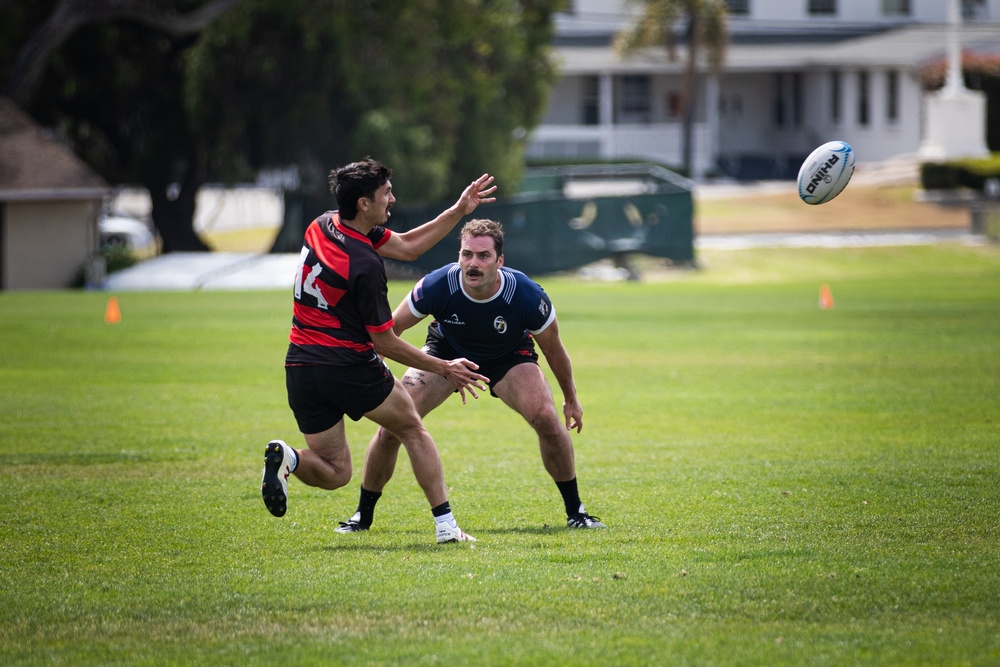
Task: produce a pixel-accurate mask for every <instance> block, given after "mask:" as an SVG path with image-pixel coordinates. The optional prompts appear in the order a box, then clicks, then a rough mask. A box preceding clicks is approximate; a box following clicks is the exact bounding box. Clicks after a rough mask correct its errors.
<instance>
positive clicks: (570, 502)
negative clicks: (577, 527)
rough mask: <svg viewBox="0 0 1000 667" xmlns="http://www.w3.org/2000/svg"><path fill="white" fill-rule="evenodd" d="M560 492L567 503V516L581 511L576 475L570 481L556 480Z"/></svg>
mask: <svg viewBox="0 0 1000 667" xmlns="http://www.w3.org/2000/svg"><path fill="white" fill-rule="evenodd" d="M556 486H558V487H559V493H561V494H562V498H563V503H565V505H566V516H573V515H574V514H578V513H579V512H580V506H581V505H583V503H582V502H580V492H579V491H577V489H576V477H574V478H573V479H571V480H569V481H568V482H556Z"/></svg>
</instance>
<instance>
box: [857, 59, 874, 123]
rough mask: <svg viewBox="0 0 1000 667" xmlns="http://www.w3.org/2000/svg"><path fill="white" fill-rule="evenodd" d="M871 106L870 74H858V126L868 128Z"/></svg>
mask: <svg viewBox="0 0 1000 667" xmlns="http://www.w3.org/2000/svg"><path fill="white" fill-rule="evenodd" d="M870 106H871V101H870V99H869V92H868V72H858V125H860V126H861V127H868V123H869V120H870Z"/></svg>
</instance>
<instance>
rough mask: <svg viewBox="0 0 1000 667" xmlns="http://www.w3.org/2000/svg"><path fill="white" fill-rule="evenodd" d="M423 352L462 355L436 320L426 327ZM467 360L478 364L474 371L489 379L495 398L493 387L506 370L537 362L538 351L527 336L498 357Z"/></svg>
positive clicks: (449, 357)
mask: <svg viewBox="0 0 1000 667" xmlns="http://www.w3.org/2000/svg"><path fill="white" fill-rule="evenodd" d="M424 352H426V353H427V354H429V355H431V356H432V357H437V358H438V359H445V360H446V361H451V360H452V359H458V358H459V357H461V356H462V355H461V354H459V353H458V351H457V350H455V348H453V347H452V346H451V345H449V344H448V341H446V340H445V339H444V336H443V335H442V334H441V330H440V329H439V328H438V326H437V322H431V324H430V325H429V326H428V327H427V340H426V341H425V342H424ZM469 361H472V362H475V363H477V364H479V370H477V371H476V372H477V373H479V374H480V375H485V376H486V377H488V378H489V379H490V396H493V397H494V398H496V397H497V395H496V394H494V393H493V387H495V386H496V385H497V383H498V382H500V380H502V379H503V378H504V376H505V375H507V371H509V370H510V369H512V368H514V366H517V365H518V364H537V363H538V353H537V352H535V341H534V340H533V339H532V338H531V336H528V337H527V338H525V339H524V340H523V341H521V344H520V345H518V346H517V347H516V348H515V349H514V350H512V351H510V352H508V353H507V354H505V355H503V356H502V357H500V358H499V359H490V360H489V361H481V360H480V359H469ZM456 391H457V390H456Z"/></svg>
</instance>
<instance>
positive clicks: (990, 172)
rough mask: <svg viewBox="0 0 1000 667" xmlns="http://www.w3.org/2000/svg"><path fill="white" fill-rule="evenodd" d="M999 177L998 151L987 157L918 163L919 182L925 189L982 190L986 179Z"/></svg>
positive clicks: (999, 161)
mask: <svg viewBox="0 0 1000 667" xmlns="http://www.w3.org/2000/svg"><path fill="white" fill-rule="evenodd" d="M991 178H997V179H1000V153H993V154H992V155H991V156H990V157H987V158H966V159H962V160H949V161H947V162H925V163H923V164H921V165H920V183H921V185H922V186H923V188H924V189H925V190H951V189H955V188H971V189H973V190H976V191H978V192H982V191H983V188H984V186H985V183H986V181H987V180H988V179H991Z"/></svg>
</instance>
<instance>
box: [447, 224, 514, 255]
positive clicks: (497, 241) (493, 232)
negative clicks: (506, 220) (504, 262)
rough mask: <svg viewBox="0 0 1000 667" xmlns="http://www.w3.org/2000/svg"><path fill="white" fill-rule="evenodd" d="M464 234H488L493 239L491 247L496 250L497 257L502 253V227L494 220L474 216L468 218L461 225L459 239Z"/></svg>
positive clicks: (462, 237) (463, 236)
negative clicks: (470, 218)
mask: <svg viewBox="0 0 1000 667" xmlns="http://www.w3.org/2000/svg"><path fill="white" fill-rule="evenodd" d="M466 236H489V237H490V238H492V239H493V249H494V250H496V251H497V257H500V256H501V255H503V227H502V226H501V225H500V223H499V222H497V221H496V220H485V219H483V218H476V219H475V220H469V221H468V222H467V223H465V226H464V227H462V232H461V233H460V234H459V236H458V237H459V239H464V238H465V237H466Z"/></svg>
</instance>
